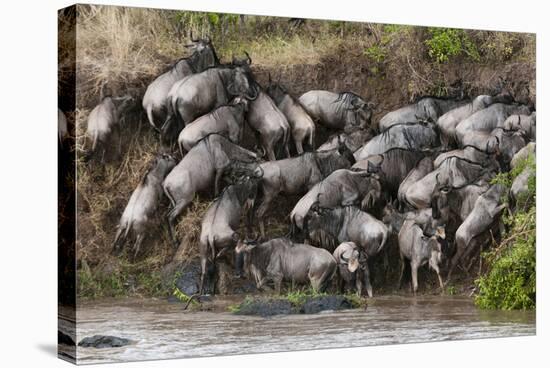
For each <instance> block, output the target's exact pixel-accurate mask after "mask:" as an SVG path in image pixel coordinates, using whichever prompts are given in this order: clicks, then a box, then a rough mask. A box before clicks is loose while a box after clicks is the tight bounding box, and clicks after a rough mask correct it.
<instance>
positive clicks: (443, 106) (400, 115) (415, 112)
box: [378, 97, 465, 132]
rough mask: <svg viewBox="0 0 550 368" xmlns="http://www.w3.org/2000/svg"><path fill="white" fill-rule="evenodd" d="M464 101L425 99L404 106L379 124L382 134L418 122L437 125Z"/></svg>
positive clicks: (387, 115) (386, 116) (382, 119)
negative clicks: (398, 125)
mask: <svg viewBox="0 0 550 368" xmlns="http://www.w3.org/2000/svg"><path fill="white" fill-rule="evenodd" d="M464 104H465V102H464V101H455V100H452V99H441V98H434V97H423V98H421V99H420V100H418V102H416V103H414V104H411V105H407V106H403V107H401V108H399V109H397V110H394V111H390V112H388V113H387V114H386V115H384V116H383V117H382V118H381V119H380V122H379V123H378V128H379V130H380V131H381V132H383V131H384V130H386V129H388V128H389V127H391V126H394V125H396V124H403V123H412V122H417V121H424V122H431V123H435V122H436V121H437V119H438V118H439V117H440V116H441V115H443V114H445V113H446V112H447V111H449V110H451V109H454V108H456V107H458V106H461V105H464Z"/></svg>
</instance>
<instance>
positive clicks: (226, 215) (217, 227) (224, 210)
mask: <svg viewBox="0 0 550 368" xmlns="http://www.w3.org/2000/svg"><path fill="white" fill-rule="evenodd" d="M257 186H258V182H257V179H256V178H246V179H245V180H243V181H242V182H240V183H237V184H234V185H230V186H228V187H226V188H225V189H224V191H223V192H222V194H221V195H220V196H219V197H218V198H217V199H216V200H215V201H214V202H212V204H211V205H210V206H209V207H208V210H207V211H206V213H205V215H204V217H203V219H202V225H201V235H200V238H199V253H200V258H201V280H200V287H199V293H200V294H202V293H203V291H204V281H205V277H207V262H208V261H210V262H211V263H212V264H213V265H214V269H215V263H216V259H217V258H219V257H220V256H221V255H222V254H223V253H225V252H227V251H228V250H229V249H231V248H233V247H234V246H235V245H236V244H237V241H238V240H239V239H240V234H239V231H238V230H239V224H240V220H241V216H242V214H243V213H245V212H247V211H249V210H250V209H251V208H252V206H253V205H254V200H255V198H256V193H257ZM209 276H210V275H209ZM209 279H211V278H210V277H209ZM209 284H210V283H209ZM209 289H210V290H212V292H213V289H214V288H213V287H212V288H209Z"/></svg>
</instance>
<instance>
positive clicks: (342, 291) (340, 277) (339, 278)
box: [336, 266, 344, 294]
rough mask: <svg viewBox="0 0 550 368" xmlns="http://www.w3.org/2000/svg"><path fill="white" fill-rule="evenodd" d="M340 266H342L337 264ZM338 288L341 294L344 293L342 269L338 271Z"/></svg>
mask: <svg viewBox="0 0 550 368" xmlns="http://www.w3.org/2000/svg"><path fill="white" fill-rule="evenodd" d="M337 267H338V268H340V266H337ZM336 288H337V289H338V292H339V293H340V294H343V293H344V278H343V277H342V276H341V275H340V270H338V271H336Z"/></svg>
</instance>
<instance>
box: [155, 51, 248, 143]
mask: <svg viewBox="0 0 550 368" xmlns="http://www.w3.org/2000/svg"><path fill="white" fill-rule="evenodd" d="M258 93H259V88H258V87H257V85H256V83H255V82H254V80H253V77H252V73H251V71H250V67H249V66H248V64H247V63H240V62H236V61H234V64H231V65H220V66H218V67H214V68H209V69H206V70H205V71H203V72H202V73H197V74H192V75H190V76H187V77H185V78H183V79H182V80H180V81H178V82H176V83H174V85H173V86H172V88H171V89H170V91H169V92H168V97H167V99H168V106H167V107H168V114H167V118H166V121H165V122H164V124H163V127H162V134H163V136H164V137H167V136H169V132H170V131H172V130H174V131H175V136H177V134H179V132H180V131H181V129H183V127H184V126H185V125H187V124H189V123H191V122H192V121H193V120H195V119H196V118H198V117H199V116H202V115H204V114H207V113H209V112H210V111H212V110H214V109H215V108H217V107H219V106H221V105H225V104H227V103H228V102H229V101H230V100H231V99H233V98H234V97H237V96H244V97H246V98H247V99H249V100H254V99H256V98H257V97H258ZM172 126H174V127H172Z"/></svg>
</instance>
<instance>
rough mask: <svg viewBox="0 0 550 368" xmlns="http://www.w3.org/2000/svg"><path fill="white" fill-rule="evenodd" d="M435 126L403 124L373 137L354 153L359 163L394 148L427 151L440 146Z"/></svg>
mask: <svg viewBox="0 0 550 368" xmlns="http://www.w3.org/2000/svg"><path fill="white" fill-rule="evenodd" d="M434 128H435V124H431V123H401V124H396V125H392V126H391V127H390V128H388V129H387V130H385V131H383V132H382V133H380V134H378V135H377V136H375V137H373V138H372V139H371V140H370V141H368V142H367V143H366V144H365V145H364V146H363V147H361V148H360V149H358V150H357V151H355V152H354V154H353V155H354V156H355V159H356V160H357V161H360V160H364V159H366V158H367V157H369V156H372V155H380V154H383V153H384V152H387V151H389V150H390V149H392V148H402V149H408V150H413V151H421V150H427V149H430V148H434V147H437V146H439V138H438V134H437V132H436V130H435V129H434Z"/></svg>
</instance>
